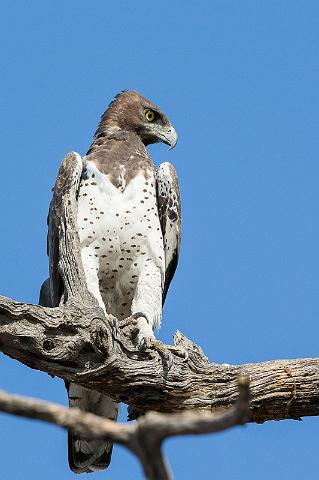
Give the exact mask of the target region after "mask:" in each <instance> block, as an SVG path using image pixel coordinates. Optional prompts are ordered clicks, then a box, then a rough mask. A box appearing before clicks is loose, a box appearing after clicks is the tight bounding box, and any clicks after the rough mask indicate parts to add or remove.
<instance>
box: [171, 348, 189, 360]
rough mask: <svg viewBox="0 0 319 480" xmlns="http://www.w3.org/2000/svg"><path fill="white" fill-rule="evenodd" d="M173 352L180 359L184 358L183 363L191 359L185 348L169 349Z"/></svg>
mask: <svg viewBox="0 0 319 480" xmlns="http://www.w3.org/2000/svg"><path fill="white" fill-rule="evenodd" d="M168 348H169V349H170V350H171V352H173V353H175V355H177V356H178V357H180V358H182V362H183V363H184V362H187V360H188V358H189V353H188V350H187V349H186V348H184V347H168Z"/></svg>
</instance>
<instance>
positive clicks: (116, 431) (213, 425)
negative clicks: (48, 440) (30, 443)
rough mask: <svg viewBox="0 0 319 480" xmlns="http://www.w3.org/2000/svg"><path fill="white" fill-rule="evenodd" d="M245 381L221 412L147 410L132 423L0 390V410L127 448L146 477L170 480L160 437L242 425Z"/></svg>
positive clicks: (246, 389)
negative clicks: (158, 411)
mask: <svg viewBox="0 0 319 480" xmlns="http://www.w3.org/2000/svg"><path fill="white" fill-rule="evenodd" d="M248 393H249V381H248V379H245V378H244V379H240V381H239V396H238V400H237V402H236V403H235V405H234V406H233V407H231V408H230V409H228V410H227V411H226V412H224V413H220V414H210V413H207V412H193V411H188V412H182V413H175V414H160V413H154V412H149V413H147V414H146V415H145V416H143V417H141V418H140V419H139V420H138V421H137V422H136V423H135V424H128V425H127V424H126V425H125V424H119V423H115V422H112V421H111V420H107V419H104V418H101V417H99V416H96V415H93V414H91V413H86V412H83V411H81V410H79V409H77V408H69V409H67V408H65V407H62V406H60V405H56V404H53V403H48V402H43V401H39V400H35V399H33V398H26V397H22V396H17V395H11V394H8V393H6V392H3V391H0V411H2V412H6V413H10V414H13V415H18V416H22V417H28V418H32V419H37V420H43V421H45V422H49V423H52V424H55V425H59V426H60V427H62V428H65V429H70V430H73V431H74V432H76V433H78V434H79V435H81V436H82V437H83V436H84V437H86V438H92V437H94V438H101V439H104V440H111V441H112V442H115V443H119V444H121V445H123V446H125V447H126V448H128V449H129V450H130V451H131V452H132V453H133V454H134V455H136V456H137V457H138V459H139V460H140V462H141V464H142V466H143V469H144V473H145V476H146V478H148V479H150V480H170V479H171V478H172V476H171V474H170V472H169V468H168V467H167V465H166V462H165V459H164V457H163V453H162V449H161V445H162V442H163V440H165V438H167V437H171V436H174V435H188V434H193V435H194V434H203V433H213V432H219V431H221V430H225V429H227V428H230V427H232V426H235V425H240V424H243V423H244V422H245V421H246V420H247V418H248V416H247V414H248V409H249V398H248Z"/></svg>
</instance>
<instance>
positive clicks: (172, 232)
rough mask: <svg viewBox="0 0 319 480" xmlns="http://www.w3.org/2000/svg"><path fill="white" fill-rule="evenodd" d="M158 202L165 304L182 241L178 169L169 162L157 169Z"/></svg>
mask: <svg viewBox="0 0 319 480" xmlns="http://www.w3.org/2000/svg"><path fill="white" fill-rule="evenodd" d="M157 204H158V214H159V219H160V223H161V228H162V234H163V242H164V251H165V281H164V285H163V304H164V302H165V298H166V295H167V291H168V288H169V285H170V283H171V281H172V278H173V276H174V274H175V270H176V267H177V263H178V256H179V249H180V243H181V201H180V193H179V186H178V179H177V174H176V170H175V168H174V167H173V165H171V164H170V163H168V162H165V163H162V164H161V165H160V166H159V167H158V170H157Z"/></svg>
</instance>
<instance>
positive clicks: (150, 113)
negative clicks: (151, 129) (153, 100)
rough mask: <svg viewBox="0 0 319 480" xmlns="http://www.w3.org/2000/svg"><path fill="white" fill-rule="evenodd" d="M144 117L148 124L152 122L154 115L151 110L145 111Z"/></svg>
mask: <svg viewBox="0 0 319 480" xmlns="http://www.w3.org/2000/svg"><path fill="white" fill-rule="evenodd" d="M145 117H146V120H147V121H148V122H153V120H154V118H155V113H154V112H152V110H146V112H145Z"/></svg>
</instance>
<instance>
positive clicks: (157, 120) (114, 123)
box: [95, 91, 177, 148]
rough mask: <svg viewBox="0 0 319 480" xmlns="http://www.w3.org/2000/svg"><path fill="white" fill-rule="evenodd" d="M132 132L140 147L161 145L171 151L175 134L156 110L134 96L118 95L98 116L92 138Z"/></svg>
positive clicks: (134, 93) (139, 97) (130, 93)
mask: <svg viewBox="0 0 319 480" xmlns="http://www.w3.org/2000/svg"><path fill="white" fill-rule="evenodd" d="M118 131H128V132H135V133H136V134H137V135H138V136H139V137H140V138H141V140H142V142H143V143H144V145H149V144H150V143H157V142H163V143H166V144H167V145H169V146H170V148H173V147H175V145H176V143H177V134H176V131H175V129H174V127H173V126H172V125H171V124H170V121H169V120H168V118H167V117H166V115H164V113H162V112H161V111H160V109H159V108H158V107H157V106H156V105H154V104H153V103H151V102H150V101H149V100H147V99H146V98H144V97H142V95H140V94H139V93H137V92H129V91H124V92H121V93H119V94H118V95H117V96H116V97H115V99H114V100H113V101H112V102H111V103H110V105H109V108H108V109H107V111H106V112H105V113H104V114H103V115H102V118H101V122H100V124H99V126H98V129H97V131H96V134H95V138H97V137H100V136H105V135H107V134H109V133H112V132H114V133H115V132H118Z"/></svg>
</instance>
